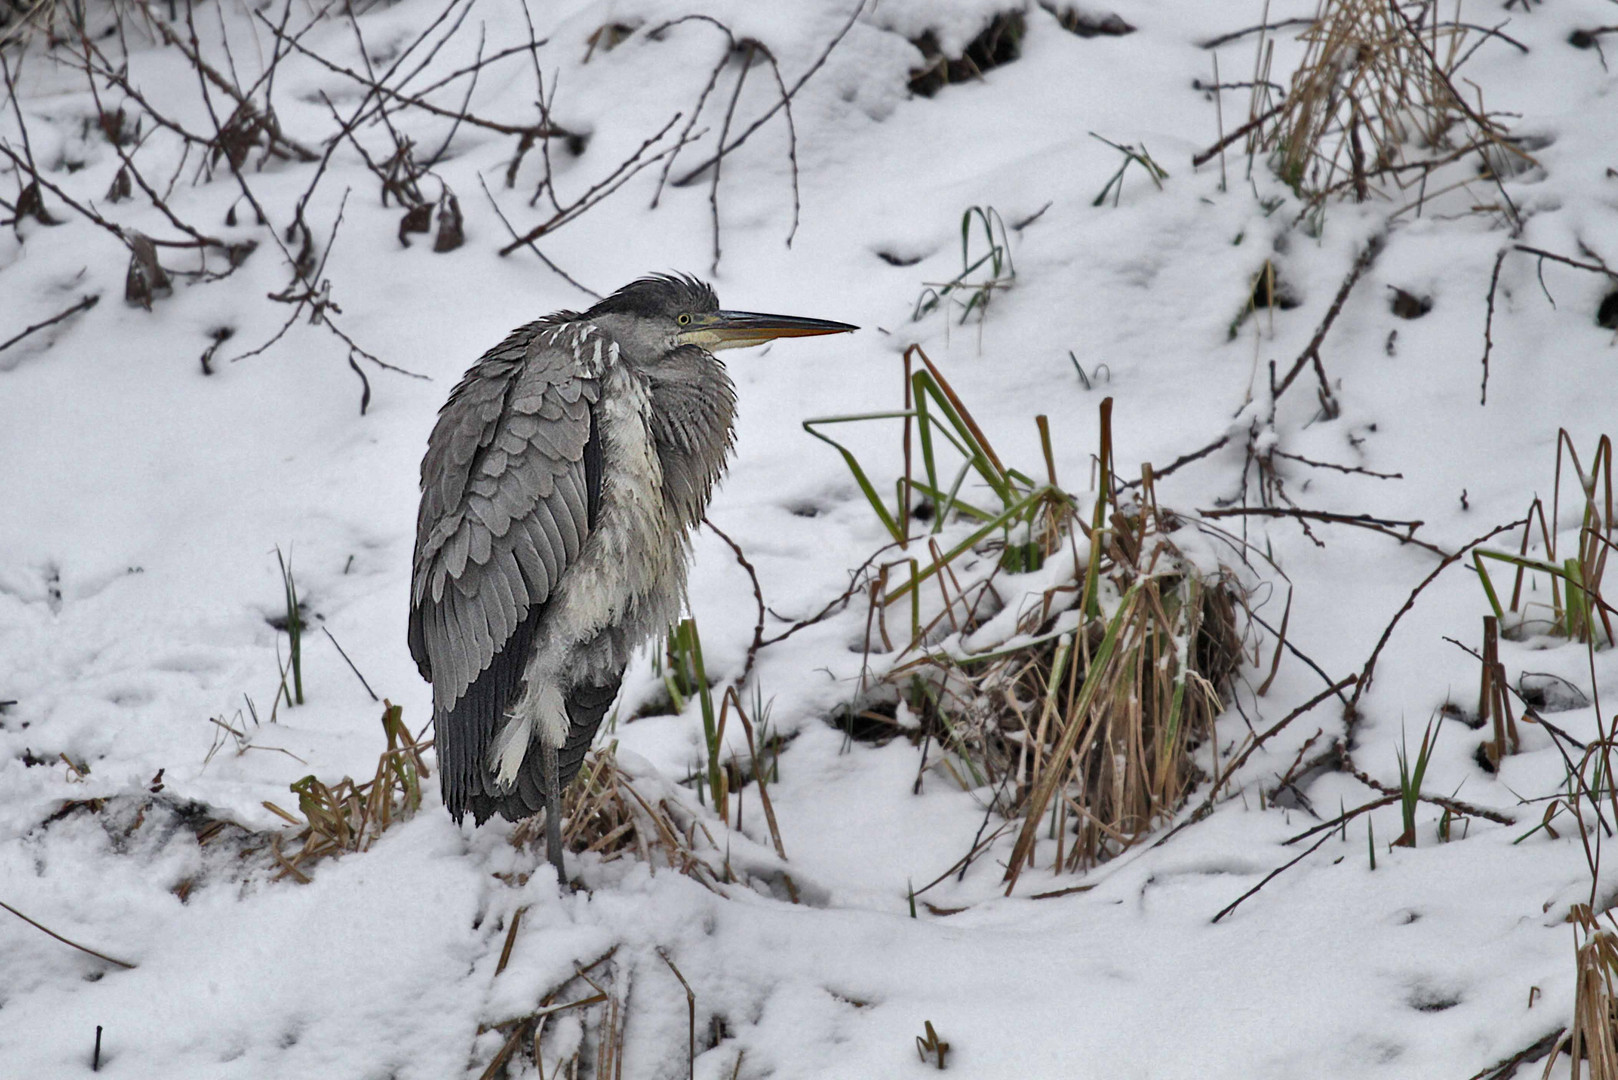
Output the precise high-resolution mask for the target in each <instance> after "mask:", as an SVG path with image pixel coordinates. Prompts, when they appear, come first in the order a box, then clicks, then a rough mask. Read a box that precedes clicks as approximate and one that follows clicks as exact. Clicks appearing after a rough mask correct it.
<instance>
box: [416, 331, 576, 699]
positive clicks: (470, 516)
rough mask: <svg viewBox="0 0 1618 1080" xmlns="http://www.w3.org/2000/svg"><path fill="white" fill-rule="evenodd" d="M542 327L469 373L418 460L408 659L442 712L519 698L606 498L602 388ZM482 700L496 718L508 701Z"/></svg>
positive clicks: (512, 340) (518, 335)
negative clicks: (599, 414) (540, 627)
mask: <svg viewBox="0 0 1618 1080" xmlns="http://www.w3.org/2000/svg"><path fill="white" fill-rule="evenodd" d="M541 328H542V327H541V324H531V325H530V326H526V327H523V328H522V329H521V330H518V331H516V332H515V333H513V334H512V335H511V336H510V337H509V338H507V339H506V341H504V342H502V343H501V344H500V345H499V346H497V347H496V348H494V349H492V350H490V351H489V352H488V353H487V354H486V355H485V356H484V357H483V359H481V360H479V361H478V363H477V364H475V365H474V366H473V367H472V369H471V370H470V371H468V372H467V373H466V376H465V378H463V379H462V380H461V382H460V384H459V385H458V386H457V387H456V388H455V390H454V392H453V393H451V394H450V398H449V401H448V402H447V403H446V404H445V405H444V408H443V410H442V411H441V412H440V414H439V418H438V423H437V425H436V426H435V427H434V428H433V433H432V436H431V437H430V438H429V440H428V443H427V455H426V457H425V458H424V459H423V460H422V464H421V484H422V496H421V510H420V514H419V516H418V518H417V521H416V549H415V558H414V560H413V563H412V572H411V588H410V652H411V655H412V656H413V657H414V658H415V660H416V665H417V666H418V667H419V668H420V669H421V673H422V675H423V676H424V677H425V678H427V679H428V680H429V681H431V682H432V684H433V704H434V711H435V712H445V711H448V710H449V709H451V708H452V707H454V706H455V705H456V703H457V702H458V701H460V699H461V698H462V696H463V695H466V694H467V693H468V692H470V693H472V694H473V695H493V696H494V697H500V698H505V697H508V696H510V695H511V694H512V693H513V692H514V689H515V688H516V687H517V686H518V685H519V683H520V679H521V673H522V672H521V668H522V665H523V664H524V663H526V661H527V652H528V649H527V647H526V646H527V638H528V636H529V634H531V632H532V628H533V617H534V615H536V614H537V612H538V610H540V608H541V606H542V605H544V604H545V602H546V600H547V599H548V598H549V597H550V595H551V593H552V591H553V590H554V589H555V588H556V583H557V581H558V580H559V579H560V577H561V575H562V572H563V571H564V570H565V569H566V568H567V566H568V564H569V563H571V562H572V561H573V560H574V559H576V558H577V557H578V554H579V549H580V547H581V546H582V545H583V543H584V539H585V537H586V535H588V533H589V529H590V525H591V521H590V518H591V517H593V514H594V506H595V503H596V502H597V501H598V499H599V491H600V452H599V437H598V436H597V434H596V432H595V431H594V426H593V424H592V421H591V405H592V404H593V403H594V402H595V401H596V399H597V396H598V388H597V384H596V382H595V381H594V380H592V379H589V378H585V377H582V376H581V374H580V372H579V371H578V369H577V367H576V365H575V362H574V357H573V355H572V353H571V351H570V350H567V349H566V348H564V347H559V346H558V345H556V344H555V343H554V341H552V340H551V339H552V337H553V335H551V334H550V333H548V332H547V333H541V332H540V331H541ZM514 639H518V640H514ZM519 644H520V645H522V646H523V647H521V648H518V647H516V646H517V645H519ZM519 654H520V655H519ZM507 668H509V669H510V670H505V669H507ZM485 672H488V673H489V675H490V676H491V677H483V676H484V674H485ZM468 704H474V703H472V702H468ZM477 704H479V705H480V706H482V707H480V708H478V709H477V710H476V711H477V712H478V713H480V714H483V713H487V714H489V715H491V716H496V717H497V716H499V715H500V714H501V713H503V712H504V710H505V709H506V708H508V707H509V705H510V702H508V701H504V700H500V701H495V700H490V701H488V702H481V703H477Z"/></svg>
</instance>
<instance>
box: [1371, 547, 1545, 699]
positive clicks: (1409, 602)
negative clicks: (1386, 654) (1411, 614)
mask: <svg viewBox="0 0 1618 1080" xmlns="http://www.w3.org/2000/svg"><path fill="white" fill-rule="evenodd" d="M1519 525H1521V526H1523V527H1524V528H1526V527H1527V525H1528V518H1527V517H1521V518H1518V519H1517V520H1515V521H1508V522H1506V523H1505V524H1504V525H1496V526H1495V527H1494V528H1492V529H1490V530H1489V531H1488V532H1486V533H1484V534H1483V535H1482V536H1479V537H1478V538H1477V539H1475V540H1470V541H1468V542H1467V543H1466V544H1464V545H1463V546H1462V547H1461V548H1460V549H1459V550H1458V551H1454V552H1452V553H1450V554H1449V555H1446V556H1444V561H1443V562H1440V563H1439V564H1438V565H1437V566H1435V567H1433V569H1432V572H1431V573H1430V574H1428V575H1427V576H1426V577H1424V578H1422V579H1421V584H1419V585H1417V586H1416V587H1415V588H1414V589H1412V590H1411V592H1410V596H1409V597H1408V598H1407V599H1406V600H1405V602H1404V606H1402V607H1401V608H1400V609H1399V610H1398V611H1397V612H1395V613H1394V616H1393V620H1392V621H1391V622H1389V623H1388V625H1387V626H1386V628H1384V629H1383V631H1382V636H1381V637H1380V638H1378V639H1377V643H1376V648H1374V649H1372V650H1371V655H1370V657H1369V658H1368V659H1367V660H1366V661H1365V667H1364V668H1363V669H1361V671H1360V679H1359V683H1358V684H1357V685H1355V687H1354V695H1353V697H1351V698H1349V701H1348V709H1347V712H1348V714H1349V716H1350V717H1352V716H1353V715H1354V713H1355V710H1356V709H1357V708H1358V707H1359V703H1360V695H1361V694H1363V693H1365V689H1366V687H1368V686H1370V685H1371V679H1372V676H1373V675H1374V673H1375V671H1376V660H1377V657H1379V656H1381V655H1382V649H1383V647H1384V646H1385V645H1387V643H1388V639H1389V638H1391V637H1392V636H1393V628H1394V627H1396V626H1398V625H1399V620H1400V619H1402V618H1404V617H1405V614H1406V613H1407V612H1408V611H1410V609H1411V608H1413V607H1415V606H1416V597H1418V596H1420V595H1421V593H1422V590H1424V589H1425V588H1427V586H1429V585H1431V584H1432V583H1433V582H1434V581H1436V580H1437V579H1438V575H1439V574H1442V573H1443V572H1444V571H1445V570H1447V569H1449V568H1450V567H1451V566H1453V565H1455V564H1456V563H1457V562H1459V561H1460V560H1461V559H1462V558H1463V557H1465V555H1466V553H1467V552H1469V551H1471V550H1472V549H1473V548H1475V547H1477V546H1478V545H1479V544H1484V543H1487V542H1488V541H1490V540H1493V539H1494V538H1495V537H1496V536H1499V535H1500V534H1501V533H1503V532H1508V531H1509V530H1511V529H1515V528H1517V526H1519Z"/></svg>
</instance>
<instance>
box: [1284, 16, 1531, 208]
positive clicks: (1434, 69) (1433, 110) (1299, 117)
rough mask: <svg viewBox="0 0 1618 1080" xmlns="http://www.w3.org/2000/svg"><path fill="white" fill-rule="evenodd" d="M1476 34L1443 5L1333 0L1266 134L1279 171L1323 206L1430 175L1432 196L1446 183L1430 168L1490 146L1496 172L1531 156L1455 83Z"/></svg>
mask: <svg viewBox="0 0 1618 1080" xmlns="http://www.w3.org/2000/svg"><path fill="white" fill-rule="evenodd" d="M1477 36H1478V31H1477V30H1476V29H1475V28H1472V27H1468V26H1465V25H1463V24H1461V23H1459V22H1457V21H1453V20H1450V21H1446V20H1444V19H1443V18H1442V17H1441V15H1440V14H1439V11H1438V5H1437V4H1436V3H1431V2H1429V3H1418V4H1413V5H1406V4H1398V3H1387V2H1385V0H1324V2H1323V3H1322V5H1321V8H1320V11H1319V13H1318V15H1317V16H1316V18H1315V20H1314V22H1313V23H1312V24H1311V25H1310V27H1309V28H1308V29H1307V30H1306V31H1305V32H1304V34H1303V40H1304V41H1306V42H1307V43H1308V46H1307V51H1306V52H1305V55H1304V59H1303V62H1302V64H1300V65H1299V67H1298V69H1297V71H1296V72H1294V74H1293V76H1292V81H1291V86H1290V89H1289V92H1288V94H1287V96H1286V98H1285V100H1284V101H1283V102H1282V103H1281V104H1280V105H1279V106H1278V107H1277V115H1276V118H1275V122H1274V124H1273V125H1272V126H1270V127H1269V128H1268V130H1267V133H1266V136H1265V138H1264V139H1263V140H1262V145H1263V148H1264V149H1265V150H1268V151H1270V152H1271V153H1272V154H1273V158H1272V161H1273V164H1274V167H1275V170H1276V172H1277V173H1278V174H1279V175H1280V177H1281V179H1282V180H1283V181H1285V182H1286V183H1287V184H1288V185H1289V186H1291V187H1292V188H1293V190H1294V191H1296V192H1297V193H1298V194H1299V195H1300V196H1302V197H1303V198H1305V199H1307V200H1309V202H1310V203H1311V204H1312V205H1314V206H1318V205H1319V204H1320V203H1321V201H1323V200H1324V199H1326V198H1327V197H1328V196H1332V195H1349V196H1352V197H1353V198H1354V200H1355V201H1357V202H1363V201H1365V200H1367V199H1369V198H1371V197H1372V196H1373V195H1382V194H1385V193H1386V192H1387V191H1388V190H1389V185H1390V184H1391V185H1392V186H1394V187H1397V188H1398V189H1400V190H1406V189H1410V188H1411V187H1412V186H1413V185H1421V186H1422V188H1423V190H1422V196H1423V197H1424V198H1431V197H1433V196H1435V195H1436V194H1438V191H1437V190H1428V189H1426V187H1425V185H1426V180H1427V178H1428V176H1429V175H1430V174H1431V173H1433V172H1434V171H1435V170H1437V169H1439V168H1441V167H1442V166H1444V165H1448V164H1450V163H1453V162H1456V161H1460V160H1462V159H1463V158H1466V157H1468V156H1470V155H1473V154H1478V155H1481V156H1482V157H1481V161H1482V165H1483V175H1485V176H1486V177H1492V176H1493V175H1494V174H1495V173H1496V172H1498V171H1500V170H1501V169H1503V168H1504V169H1511V170H1514V169H1517V168H1519V167H1520V166H1521V165H1525V164H1529V163H1531V162H1532V159H1531V158H1529V157H1528V156H1527V154H1526V153H1524V152H1523V151H1522V150H1521V149H1519V148H1518V147H1517V146H1515V145H1514V144H1513V143H1512V142H1511V141H1510V140H1509V139H1508V138H1507V131H1506V128H1505V126H1504V125H1503V124H1502V123H1501V122H1500V121H1499V120H1498V119H1497V118H1496V116H1495V115H1494V114H1491V113H1489V112H1487V111H1486V110H1485V109H1484V107H1483V104H1482V101H1481V100H1473V101H1470V102H1469V101H1468V100H1467V99H1466V98H1465V97H1464V96H1463V95H1462V93H1461V91H1460V89H1459V88H1458V87H1457V85H1456V79H1457V75H1456V72H1457V70H1458V69H1459V68H1460V67H1461V65H1462V64H1463V63H1465V61H1466V60H1467V59H1468V58H1469V57H1470V56H1471V55H1472V52H1473V50H1475V49H1476V48H1477V47H1478V45H1479V44H1481V41H1474V40H1472V39H1474V38H1476V37H1477ZM1487 37H1488V35H1487V34H1485V35H1484V39H1485V40H1486V39H1487ZM1261 48H1262V45H1261ZM1476 97H1477V95H1476V93H1475V91H1474V98H1476ZM1472 179H1475V176H1466V177H1462V178H1460V179H1458V180H1457V181H1456V182H1455V184H1454V186H1461V185H1464V184H1466V183H1468V182H1470V181H1471V180H1472ZM1502 198H1503V196H1502ZM1504 202H1505V204H1506V205H1505V206H1504V208H1503V209H1504V210H1506V211H1507V212H1508V213H1509V212H1510V206H1509V200H1504Z"/></svg>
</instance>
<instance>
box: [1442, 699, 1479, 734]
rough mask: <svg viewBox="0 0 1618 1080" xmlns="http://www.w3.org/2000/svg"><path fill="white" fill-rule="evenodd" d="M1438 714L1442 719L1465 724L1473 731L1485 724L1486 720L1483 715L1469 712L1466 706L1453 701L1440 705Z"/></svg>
mask: <svg viewBox="0 0 1618 1080" xmlns="http://www.w3.org/2000/svg"><path fill="white" fill-rule="evenodd" d="M1438 715H1439V718H1440V719H1443V720H1454V721H1456V722H1458V723H1462V724H1465V725H1466V726H1467V727H1469V728H1471V729H1472V730H1473V731H1476V730H1477V729H1478V728H1480V727H1482V726H1483V724H1484V720H1483V718H1482V717H1481V716H1478V715H1476V714H1475V713H1470V712H1467V711H1466V708H1465V707H1464V706H1462V705H1458V704H1456V703H1455V702H1453V701H1446V702H1444V704H1443V705H1441V706H1439V708H1438Z"/></svg>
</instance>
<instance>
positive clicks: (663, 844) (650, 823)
mask: <svg viewBox="0 0 1618 1080" xmlns="http://www.w3.org/2000/svg"><path fill="white" fill-rule="evenodd" d="M682 795H683V793H682V792H681V791H680V790H679V789H678V787H677V786H676V785H674V784H673V783H672V782H670V781H668V780H666V779H664V778H663V777H661V776H660V775H658V774H656V773H655V772H650V773H647V774H640V773H638V772H636V771H634V770H632V769H628V768H625V766H624V765H623V764H622V763H620V762H619V760H618V744H617V743H609V744H608V745H606V746H604V747H602V748H600V749H598V750H592V751H590V753H589V754H588V755H587V756H586V757H585V759H584V768H583V769H582V770H581V771H580V774H579V778H578V779H577V780H576V781H575V782H574V783H572V784H570V785H569V786H568V789H567V791H565V792H564V793H563V795H562V844H563V846H565V847H566V848H567V849H568V850H569V851H572V852H574V853H576V854H580V855H583V854H594V855H598V856H600V858H601V861H603V862H614V861H616V860H618V859H621V858H624V857H625V856H629V857H633V858H636V859H639V860H640V861H642V862H644V863H646V864H647V865H648V866H649V867H651V869H652V872H653V873H654V874H655V873H656V872H657V870H658V868H659V867H668V868H669V869H672V870H674V871H675V872H677V873H680V874H684V875H686V876H687V877H689V878H691V879H692V880H694V881H697V882H699V883H701V884H702V885H704V886H705V887H707V888H709V889H711V890H713V891H714V892H722V891H723V890H722V888H721V886H723V885H727V884H731V883H736V882H739V881H743V880H744V879H752V881H751V883H752V884H755V885H757V884H759V883H760V882H762V883H763V884H765V885H766V886H769V887H770V888H771V891H776V890H774V886H776V885H779V886H780V890H779V891H780V892H781V893H782V895H784V896H786V897H787V898H789V899H791V900H793V901H794V902H796V900H797V886H796V885H795V884H794V883H793V881H792V879H791V878H790V876H788V875H787V874H785V873H784V872H782V871H781V869H780V867H779V865H777V864H771V865H764V864H765V863H768V862H769V861H770V860H769V859H768V856H762V858H761V859H749V860H748V862H747V863H746V864H745V866H733V864H732V858H733V857H735V856H738V855H740V854H741V851H742V848H741V847H740V846H739V845H738V843H737V839H736V837H734V836H731V835H726V836H725V837H724V841H723V842H721V841H720V840H718V839H716V838H715V837H714V834H713V832H712V830H710V828H709V826H708V822H707V821H705V820H704V818H703V816H702V815H701V812H700V811H699V810H696V809H695V808H693V807H691V806H689V805H687V803H686V801H685V800H684V798H683V797H682ZM544 828H545V818H544V816H543V815H535V816H534V817H531V818H529V819H527V820H526V821H524V822H522V823H521V824H519V825H518V826H517V828H516V829H514V830H512V834H511V843H512V844H514V845H516V846H518V847H526V846H533V845H536V844H537V843H538V841H539V838H540V837H541V836H543V835H544ZM777 835H778V834H777ZM746 847H747V848H748V849H750V848H751V844H750V843H748V844H747V845H746ZM777 853H778V854H780V848H779V846H777ZM781 857H782V858H783V859H784V855H783V856H781Z"/></svg>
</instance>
